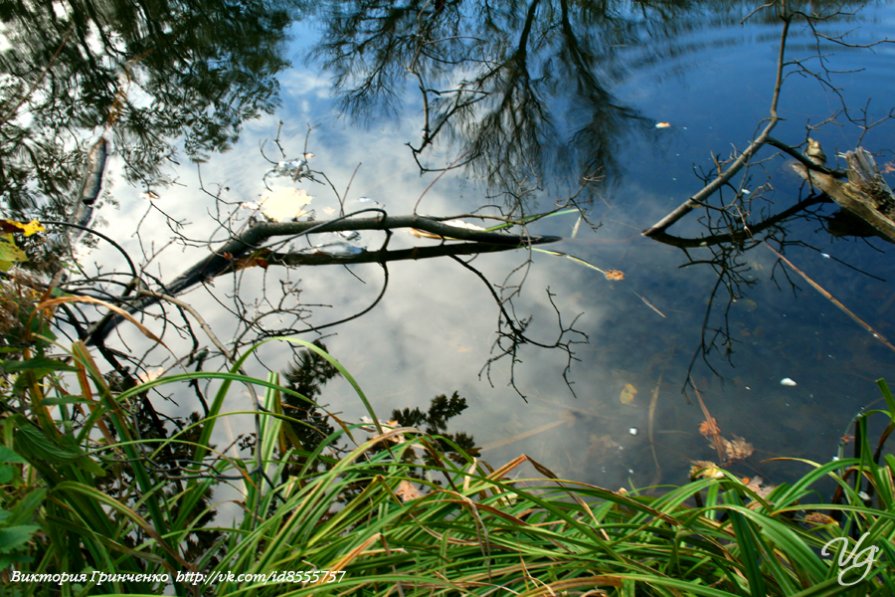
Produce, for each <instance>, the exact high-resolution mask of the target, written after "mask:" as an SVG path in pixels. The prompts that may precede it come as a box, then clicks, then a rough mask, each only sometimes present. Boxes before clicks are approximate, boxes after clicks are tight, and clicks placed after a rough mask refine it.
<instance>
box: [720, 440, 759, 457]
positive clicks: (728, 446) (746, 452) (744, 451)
mask: <svg viewBox="0 0 895 597" xmlns="http://www.w3.org/2000/svg"><path fill="white" fill-rule="evenodd" d="M721 443H722V445H723V446H724V455H725V456H726V457H727V461H728V462H732V461H734V460H745V459H746V458H749V457H750V456H752V453H753V452H755V448H754V447H753V446H752V444H750V443H749V442H747V441H746V440H745V439H743V438H741V437H739V436H736V435H735V436H733V439H732V440H729V439H722V440H721Z"/></svg>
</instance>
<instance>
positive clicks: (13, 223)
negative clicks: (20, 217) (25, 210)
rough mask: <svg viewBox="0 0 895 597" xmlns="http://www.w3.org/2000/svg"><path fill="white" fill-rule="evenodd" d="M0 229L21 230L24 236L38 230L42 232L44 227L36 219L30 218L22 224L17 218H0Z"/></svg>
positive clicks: (6, 230) (7, 230)
mask: <svg viewBox="0 0 895 597" xmlns="http://www.w3.org/2000/svg"><path fill="white" fill-rule="evenodd" d="M0 229H2V230H3V232H22V233H24V234H25V236H31V235H32V234H36V233H38V232H44V231H45V230H46V229H45V228H44V227H43V226H42V225H41V223H40V222H38V221H37V220H31V221H30V222H28V223H27V224H23V223H22V222H19V221H17V220H4V219H0Z"/></svg>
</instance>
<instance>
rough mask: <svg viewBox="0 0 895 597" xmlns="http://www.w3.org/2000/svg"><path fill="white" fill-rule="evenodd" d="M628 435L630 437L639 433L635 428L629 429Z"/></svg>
mask: <svg viewBox="0 0 895 597" xmlns="http://www.w3.org/2000/svg"><path fill="white" fill-rule="evenodd" d="M628 433H630V434H631V435H637V434H638V433H640V431H638V429H637V428H636V427H631V428H630V429H628Z"/></svg>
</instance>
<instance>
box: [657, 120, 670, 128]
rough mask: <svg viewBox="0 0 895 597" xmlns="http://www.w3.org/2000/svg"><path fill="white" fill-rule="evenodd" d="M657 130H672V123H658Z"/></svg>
mask: <svg viewBox="0 0 895 597" xmlns="http://www.w3.org/2000/svg"><path fill="white" fill-rule="evenodd" d="M656 128H657V129H668V128H671V123H670V122H665V121H662V122H657V123H656Z"/></svg>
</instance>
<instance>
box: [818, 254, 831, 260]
mask: <svg viewBox="0 0 895 597" xmlns="http://www.w3.org/2000/svg"><path fill="white" fill-rule="evenodd" d="M820 256H821V257H823V258H824V259H829V258H830V254H829V253H821V254H820Z"/></svg>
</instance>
